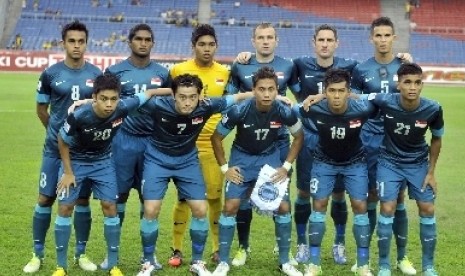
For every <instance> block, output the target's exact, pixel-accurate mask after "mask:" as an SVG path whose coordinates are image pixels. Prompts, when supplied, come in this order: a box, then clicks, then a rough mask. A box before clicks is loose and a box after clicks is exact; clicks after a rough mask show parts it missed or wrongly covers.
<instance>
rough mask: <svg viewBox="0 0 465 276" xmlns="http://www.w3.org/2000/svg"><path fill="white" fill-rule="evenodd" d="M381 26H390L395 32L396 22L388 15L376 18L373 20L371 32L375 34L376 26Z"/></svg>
mask: <svg viewBox="0 0 465 276" xmlns="http://www.w3.org/2000/svg"><path fill="white" fill-rule="evenodd" d="M379 26H389V27H391V28H392V33H393V34H394V33H395V30H394V23H392V20H391V18H389V17H387V16H383V17H379V18H376V19H375V20H373V22H371V27H370V31H371V33H372V34H373V31H374V30H375V28H376V27H379Z"/></svg>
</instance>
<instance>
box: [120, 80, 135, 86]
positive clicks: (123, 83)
mask: <svg viewBox="0 0 465 276" xmlns="http://www.w3.org/2000/svg"><path fill="white" fill-rule="evenodd" d="M131 81H132V80H128V81H122V82H121V85H125V84H126V83H129V82H131Z"/></svg>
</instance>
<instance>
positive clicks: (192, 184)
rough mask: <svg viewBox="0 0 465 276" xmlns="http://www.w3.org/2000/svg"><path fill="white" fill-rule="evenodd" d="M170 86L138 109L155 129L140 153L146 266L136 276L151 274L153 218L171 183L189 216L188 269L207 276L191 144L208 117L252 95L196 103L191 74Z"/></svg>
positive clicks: (200, 188)
mask: <svg viewBox="0 0 465 276" xmlns="http://www.w3.org/2000/svg"><path fill="white" fill-rule="evenodd" d="M171 87H172V89H173V93H174V98H172V97H159V98H156V99H152V100H151V101H149V102H148V103H147V104H145V105H144V107H143V108H142V109H141V110H140V111H141V112H142V113H146V114H148V115H150V116H151V118H152V119H153V128H154V131H153V133H152V136H151V137H150V143H149V144H148V145H147V148H146V151H145V155H144V172H143V180H142V191H143V193H142V195H143V197H144V217H143V218H142V220H141V238H142V244H143V248H144V260H145V263H144V264H143V265H142V268H141V270H140V272H139V274H138V275H139V276H146V275H150V273H151V272H152V271H153V270H154V266H153V256H154V253H155V249H156V242H157V238H158V228H159V225H158V215H159V213H160V209H161V204H162V200H163V197H164V195H165V193H166V190H167V188H168V183H169V181H170V179H171V180H173V182H174V183H175V185H176V188H177V190H178V197H179V198H183V199H185V200H186V204H188V206H189V208H190V209H191V212H192V216H193V218H192V220H191V225H190V236H191V241H192V263H191V267H190V270H191V271H192V272H193V273H195V274H197V275H200V276H204V275H210V272H209V271H208V270H207V269H206V267H205V263H204V262H203V261H202V255H203V251H204V248H205V242H206V240H207V234H208V221H207V201H206V187H205V183H204V178H203V176H202V172H201V168H200V163H199V157H198V151H197V147H196V145H195V142H196V140H197V138H198V136H199V134H200V132H201V131H202V128H203V127H204V125H205V124H206V123H208V119H209V118H210V117H211V116H212V115H213V114H215V113H219V112H223V111H225V110H226V109H227V108H229V107H230V106H231V105H233V104H234V103H235V102H237V101H238V100H240V99H245V98H247V97H250V96H252V95H251V93H247V94H246V93H241V94H237V95H234V96H226V97H222V98H205V99H204V100H200V99H199V98H200V96H201V92H202V89H203V85H202V81H201V80H200V78H199V77H197V76H195V75H190V74H184V75H180V76H177V77H176V78H174V79H173V81H172V86H171Z"/></svg>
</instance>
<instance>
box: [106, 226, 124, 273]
mask: <svg viewBox="0 0 465 276" xmlns="http://www.w3.org/2000/svg"><path fill="white" fill-rule="evenodd" d="M103 229H104V230H103V235H104V236H105V240H106V242H107V256H108V268H109V269H112V268H113V267H115V266H116V264H117V263H118V251H119V241H120V237H121V226H120V221H119V218H118V217H105V218H104V219H103Z"/></svg>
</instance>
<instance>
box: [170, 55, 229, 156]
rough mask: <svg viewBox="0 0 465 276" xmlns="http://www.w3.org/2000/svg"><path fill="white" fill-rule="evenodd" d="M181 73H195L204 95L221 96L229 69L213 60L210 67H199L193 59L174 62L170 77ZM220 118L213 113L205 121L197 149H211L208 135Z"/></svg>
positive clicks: (211, 132)
mask: <svg viewBox="0 0 465 276" xmlns="http://www.w3.org/2000/svg"><path fill="white" fill-rule="evenodd" d="M182 74H191V75H197V76H198V77H199V78H200V79H201V80H202V83H203V91H202V94H203V95H204V96H205V97H221V96H222V95H223V93H224V91H225V88H226V84H227V82H228V78H229V70H228V68H226V67H225V66H223V65H221V64H219V63H217V62H215V61H214V62H213V64H212V66H210V67H199V66H198V65H197V64H196V63H195V61H194V59H190V60H187V61H185V62H181V63H178V64H175V65H174V66H173V67H171V69H170V75H171V78H173V79H174V78H175V77H177V76H179V75H182ZM220 119H221V114H214V115H213V116H211V117H210V119H209V120H208V121H207V123H206V124H205V126H204V127H203V129H202V132H201V133H200V135H199V138H198V139H197V147H198V149H199V151H213V148H212V146H211V143H210V136H211V135H212V134H213V132H214V131H215V129H216V125H217V124H218V122H219V121H220Z"/></svg>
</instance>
